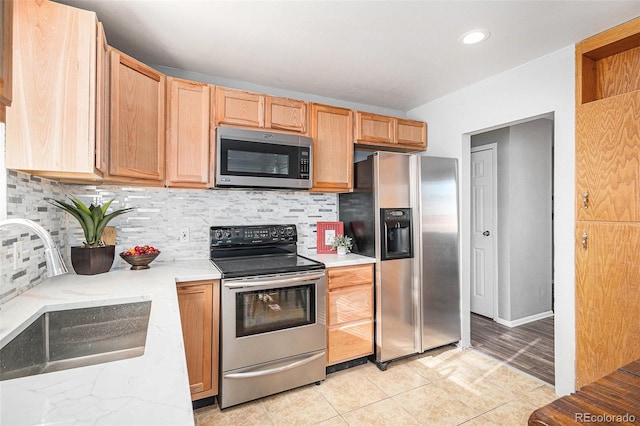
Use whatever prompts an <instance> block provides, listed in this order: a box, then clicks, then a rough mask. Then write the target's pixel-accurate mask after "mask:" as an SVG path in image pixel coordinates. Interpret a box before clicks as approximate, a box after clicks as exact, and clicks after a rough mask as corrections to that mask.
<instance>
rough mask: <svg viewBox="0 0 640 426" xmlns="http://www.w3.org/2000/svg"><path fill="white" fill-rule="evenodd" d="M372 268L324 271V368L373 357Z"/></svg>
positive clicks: (340, 268) (368, 266) (352, 267)
mask: <svg viewBox="0 0 640 426" xmlns="http://www.w3.org/2000/svg"><path fill="white" fill-rule="evenodd" d="M373 315H374V313H373V265H356V266H344V267H338V268H328V269H327V365H332V364H337V363H340V362H344V361H349V360H352V359H356V358H360V357H364V356H367V355H371V354H373V330H374V322H373Z"/></svg>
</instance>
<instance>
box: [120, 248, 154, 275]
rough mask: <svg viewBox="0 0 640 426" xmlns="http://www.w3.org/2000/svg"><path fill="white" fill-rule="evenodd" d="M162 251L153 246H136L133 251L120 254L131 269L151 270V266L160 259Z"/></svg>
mask: <svg viewBox="0 0 640 426" xmlns="http://www.w3.org/2000/svg"><path fill="white" fill-rule="evenodd" d="M159 254H160V250H158V249H156V248H155V247H153V246H148V245H145V246H135V247H134V248H132V249H129V250H126V251H123V252H122V253H120V257H121V258H123V259H124V260H125V262H127V263H128V264H129V265H131V269H133V270H134V271H136V270H138V269H149V264H150V263H151V262H153V260H154V259H155V258H156V257H158V255H159Z"/></svg>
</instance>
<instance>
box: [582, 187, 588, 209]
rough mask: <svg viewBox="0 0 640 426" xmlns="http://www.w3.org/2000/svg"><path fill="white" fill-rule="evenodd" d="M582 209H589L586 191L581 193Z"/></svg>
mask: <svg viewBox="0 0 640 426" xmlns="http://www.w3.org/2000/svg"><path fill="white" fill-rule="evenodd" d="M582 208H583V209H588V208H589V192H588V191H584V192H583V193H582Z"/></svg>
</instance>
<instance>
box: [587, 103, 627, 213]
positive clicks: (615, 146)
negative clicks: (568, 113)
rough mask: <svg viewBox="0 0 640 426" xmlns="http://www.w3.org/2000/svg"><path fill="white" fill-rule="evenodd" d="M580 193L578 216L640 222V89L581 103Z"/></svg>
mask: <svg viewBox="0 0 640 426" xmlns="http://www.w3.org/2000/svg"><path fill="white" fill-rule="evenodd" d="M576 192H577V194H576V195H577V197H576V198H577V200H576V203H577V204H576V212H577V214H578V220H599V221H631V222H635V221H640V91H636V92H631V93H626V94H622V95H619V96H615V97H610V98H605V99H601V100H598V101H594V102H590V103H586V104H583V105H579V106H578V108H577V110H576ZM585 193H586V194H585ZM585 195H586V202H585V201H584V197H585ZM585 205H586V208H585Z"/></svg>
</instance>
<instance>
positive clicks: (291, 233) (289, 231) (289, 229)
mask: <svg viewBox="0 0 640 426" xmlns="http://www.w3.org/2000/svg"><path fill="white" fill-rule="evenodd" d="M292 236H293V228H291V227H289V228H287V237H292Z"/></svg>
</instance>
